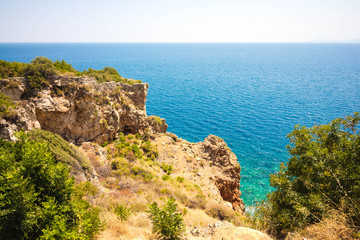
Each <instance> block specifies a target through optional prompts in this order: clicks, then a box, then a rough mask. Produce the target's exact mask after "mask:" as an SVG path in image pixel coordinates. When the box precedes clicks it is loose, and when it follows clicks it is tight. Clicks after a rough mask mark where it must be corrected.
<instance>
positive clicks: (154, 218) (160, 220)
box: [148, 198, 185, 240]
mask: <svg viewBox="0 0 360 240" xmlns="http://www.w3.org/2000/svg"><path fill="white" fill-rule="evenodd" d="M148 212H149V213H150V220H151V223H152V225H153V233H155V234H158V235H159V239H163V240H177V239H181V236H182V234H183V232H184V231H185V225H184V221H183V215H182V213H181V212H177V204H176V203H175V199H174V198H169V199H168V200H167V202H166V205H165V206H164V207H163V208H161V209H160V208H159V207H158V204H157V203H156V202H153V203H152V204H151V205H150V206H149V211H148Z"/></svg>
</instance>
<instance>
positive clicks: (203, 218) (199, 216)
mask: <svg viewBox="0 0 360 240" xmlns="http://www.w3.org/2000/svg"><path fill="white" fill-rule="evenodd" d="M218 221H219V220H218V219H215V218H213V217H211V216H209V215H207V214H206V213H205V212H204V211H203V210H200V209H187V213H186V215H185V216H184V222H185V224H186V225H187V226H191V227H194V226H200V227H206V226H209V225H210V224H214V223H216V222H218Z"/></svg>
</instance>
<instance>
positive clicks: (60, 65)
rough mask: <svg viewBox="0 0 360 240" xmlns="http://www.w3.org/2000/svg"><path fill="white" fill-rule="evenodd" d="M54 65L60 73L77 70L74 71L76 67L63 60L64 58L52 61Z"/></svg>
mask: <svg viewBox="0 0 360 240" xmlns="http://www.w3.org/2000/svg"><path fill="white" fill-rule="evenodd" d="M54 67H55V69H56V70H58V71H60V72H61V73H66V72H73V73H76V74H78V71H76V69H75V68H74V67H73V66H72V65H71V64H69V63H67V62H65V61H64V60H61V61H59V60H56V61H55V62H54Z"/></svg>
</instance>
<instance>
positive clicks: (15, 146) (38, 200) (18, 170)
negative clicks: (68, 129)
mask: <svg viewBox="0 0 360 240" xmlns="http://www.w3.org/2000/svg"><path fill="white" fill-rule="evenodd" d="M18 137H19V140H18V141H17V142H16V143H9V142H5V141H4V140H2V139H0V239H93V238H94V237H95V236H96V234H97V232H98V231H99V230H100V228H101V221H100V219H99V210H98V209H96V208H93V207H91V206H90V204H89V203H88V202H86V201H85V200H83V199H81V197H79V196H78V195H77V194H76V193H75V191H74V189H75V183H74V180H73V178H70V177H69V171H68V168H67V167H66V166H65V165H64V164H63V163H60V162H57V163H56V162H55V161H54V159H53V157H52V153H51V152H50V151H49V149H48V146H47V145H46V144H44V143H38V142H35V141H33V140H30V139H29V138H28V136H27V135H26V134H24V133H20V134H19V136H18Z"/></svg>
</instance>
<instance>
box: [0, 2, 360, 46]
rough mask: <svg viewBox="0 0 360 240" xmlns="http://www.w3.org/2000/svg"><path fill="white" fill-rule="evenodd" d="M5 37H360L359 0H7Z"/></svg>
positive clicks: (1, 35)
mask: <svg viewBox="0 0 360 240" xmlns="http://www.w3.org/2000/svg"><path fill="white" fill-rule="evenodd" d="M0 22H1V24H0V42H334V41H335V42H354V41H356V42H360V0H296V1H294V0H57V1H53V0H0Z"/></svg>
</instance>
